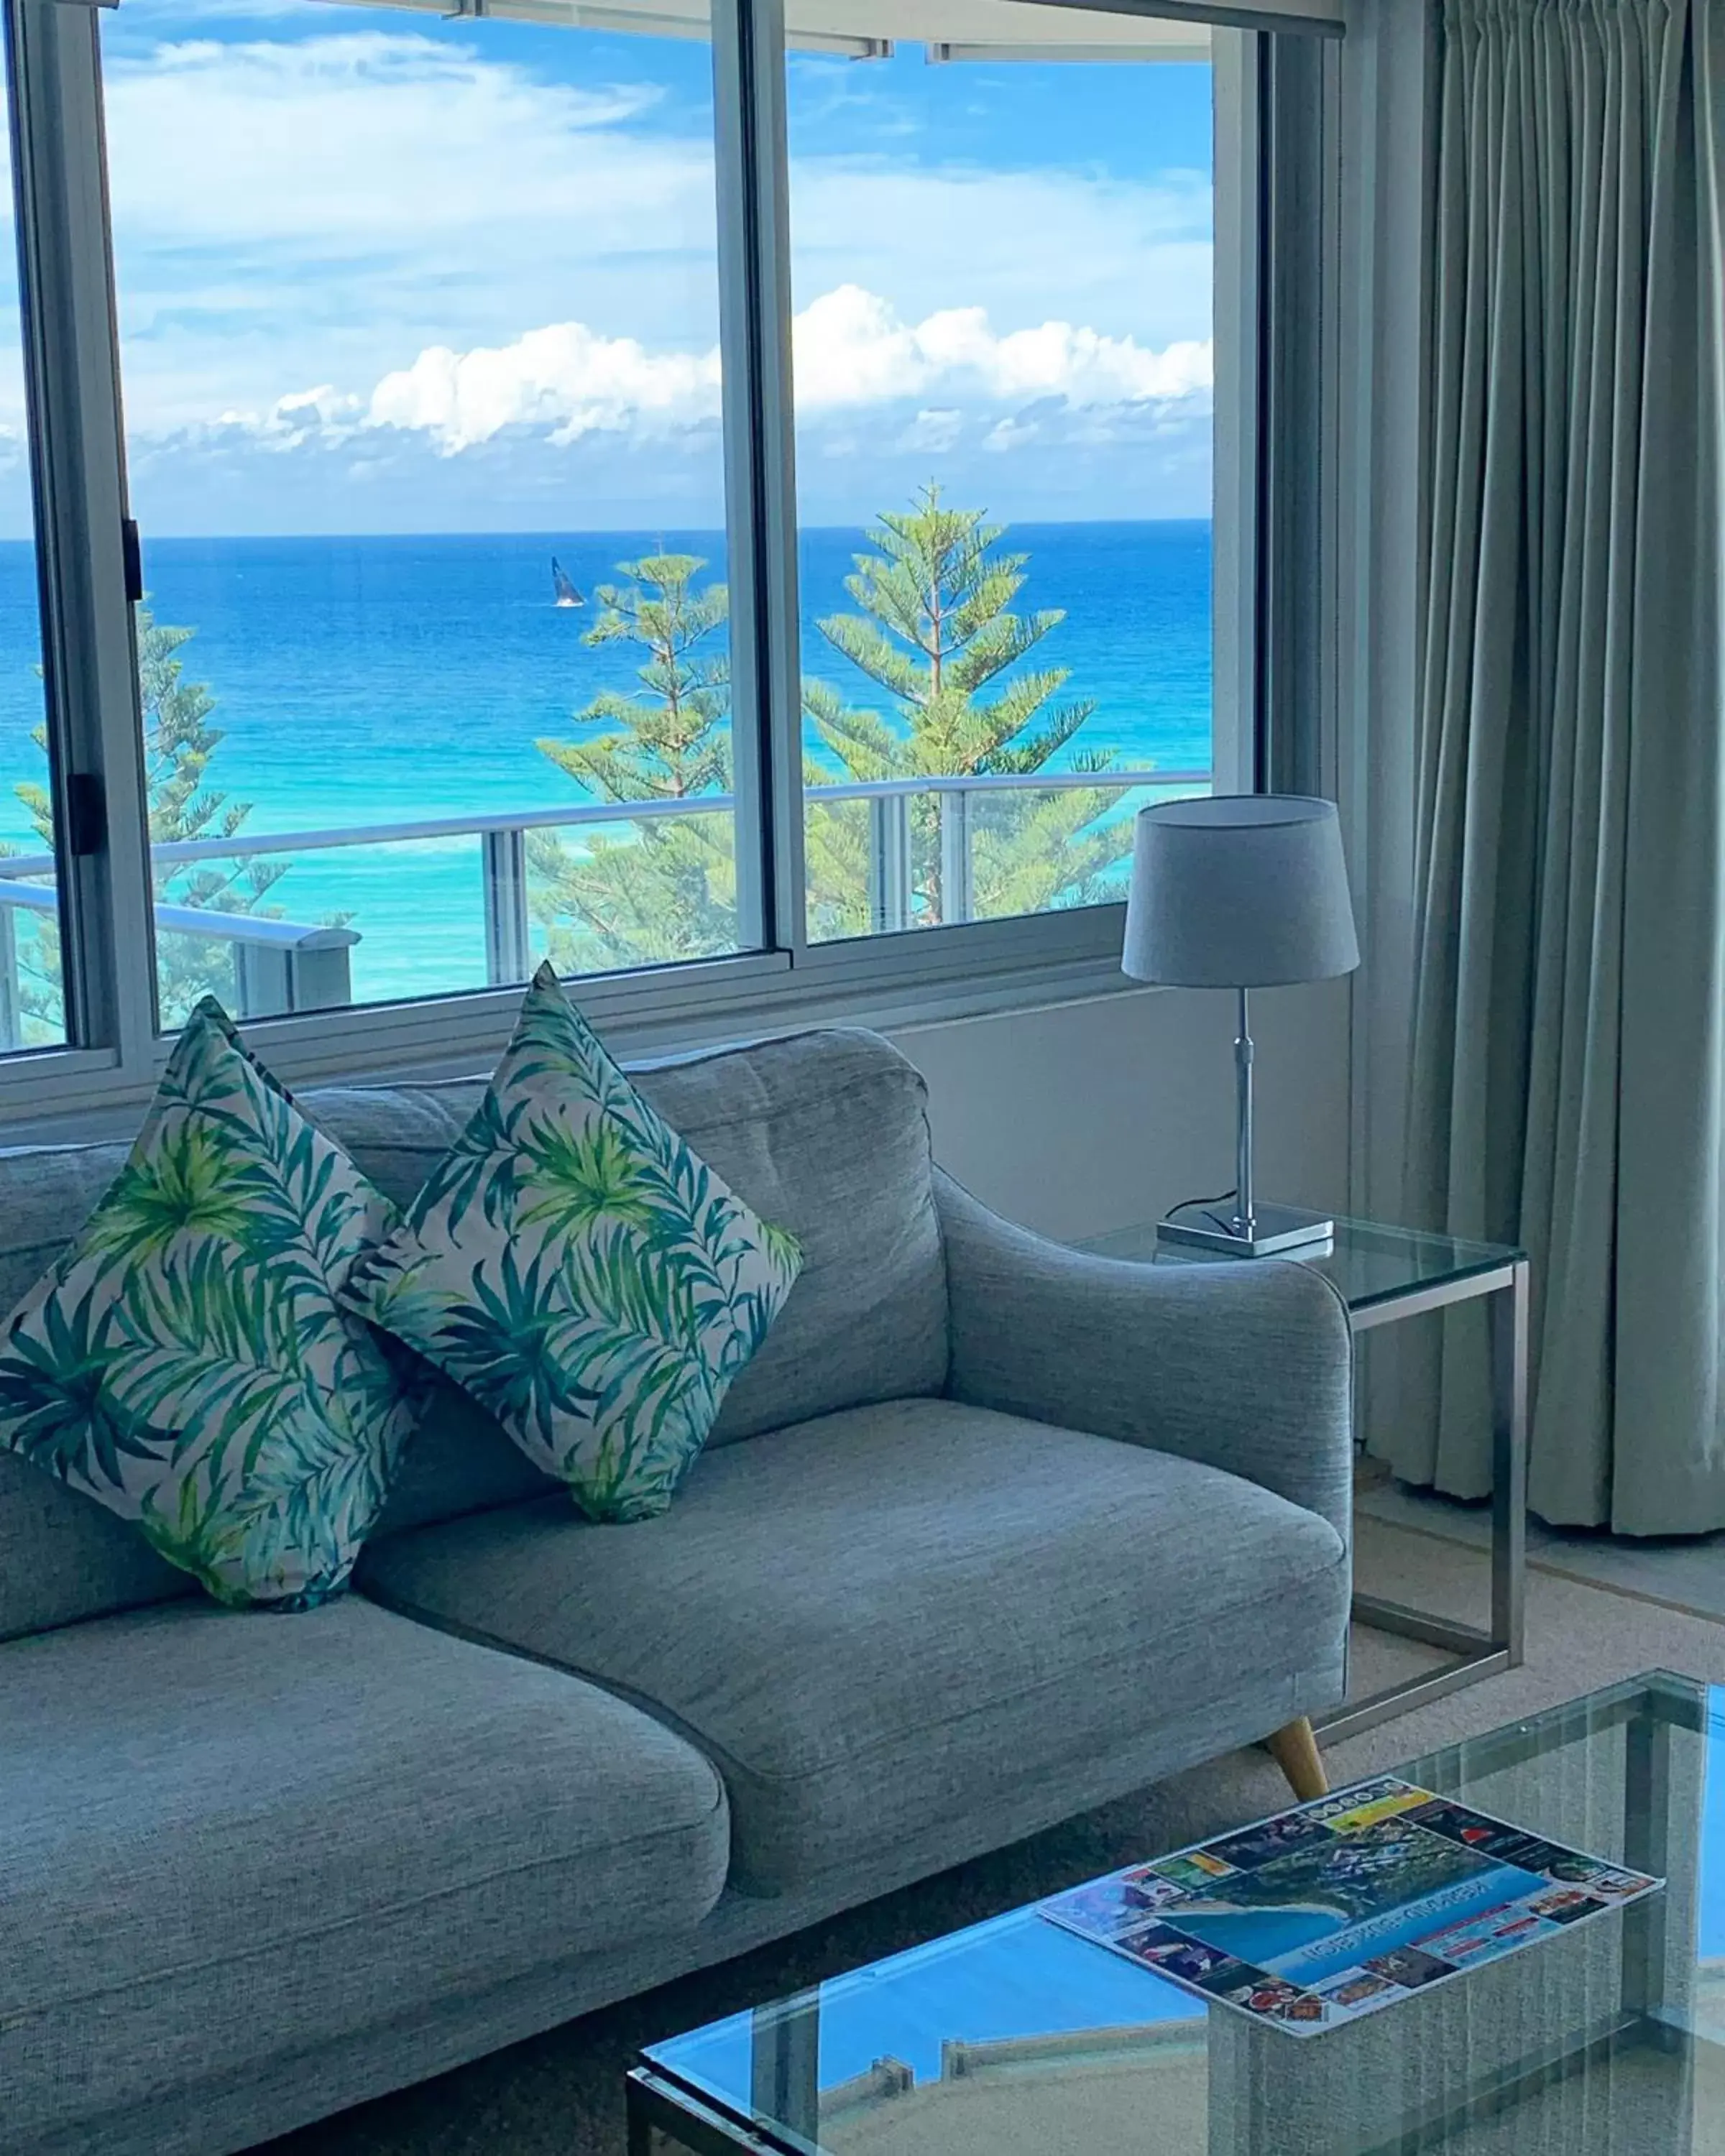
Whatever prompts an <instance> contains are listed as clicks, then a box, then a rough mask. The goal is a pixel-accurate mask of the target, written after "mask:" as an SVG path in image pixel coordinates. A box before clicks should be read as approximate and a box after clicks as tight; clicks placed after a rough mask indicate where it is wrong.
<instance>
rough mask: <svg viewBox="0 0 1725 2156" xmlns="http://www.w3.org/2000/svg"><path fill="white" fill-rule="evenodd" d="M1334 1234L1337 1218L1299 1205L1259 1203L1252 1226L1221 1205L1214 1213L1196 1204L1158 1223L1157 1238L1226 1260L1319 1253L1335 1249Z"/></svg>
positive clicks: (1313, 1254) (1254, 1210)
mask: <svg viewBox="0 0 1725 2156" xmlns="http://www.w3.org/2000/svg"><path fill="white" fill-rule="evenodd" d="M1335 1233H1336V1224H1335V1222H1334V1221H1333V1220H1331V1219H1326V1218H1325V1217H1324V1215H1323V1214H1322V1213H1307V1212H1305V1211H1303V1210H1302V1209H1301V1208H1300V1207H1299V1206H1297V1205H1257V1206H1255V1207H1254V1208H1253V1212H1252V1219H1251V1223H1250V1226H1248V1225H1247V1224H1246V1223H1245V1221H1243V1220H1240V1219H1236V1218H1235V1217H1233V1216H1232V1215H1231V1214H1227V1213H1224V1212H1223V1211H1222V1210H1221V1209H1220V1208H1219V1207H1218V1208H1217V1209H1216V1210H1215V1211H1214V1212H1211V1211H1209V1209H1206V1208H1202V1207H1198V1206H1194V1208H1193V1209H1192V1210H1191V1212H1190V1213H1189V1214H1184V1215H1183V1216H1182V1217H1180V1218H1178V1219H1176V1218H1174V1217H1173V1215H1172V1214H1171V1215H1170V1216H1169V1217H1168V1219H1165V1220H1158V1222H1157V1224H1156V1240H1157V1241H1158V1242H1159V1243H1168V1244H1172V1245H1174V1246H1175V1247H1177V1248H1183V1249H1186V1250H1208V1251H1209V1253H1210V1254H1211V1255H1212V1256H1214V1257H1224V1258H1280V1257H1286V1256H1287V1255H1289V1254H1290V1253H1291V1252H1298V1253H1299V1254H1300V1255H1302V1256H1310V1257H1316V1256H1317V1255H1320V1254H1321V1253H1322V1252H1323V1251H1325V1250H1328V1249H1329V1248H1330V1247H1331V1245H1332V1242H1333V1240H1334V1239H1335Z"/></svg>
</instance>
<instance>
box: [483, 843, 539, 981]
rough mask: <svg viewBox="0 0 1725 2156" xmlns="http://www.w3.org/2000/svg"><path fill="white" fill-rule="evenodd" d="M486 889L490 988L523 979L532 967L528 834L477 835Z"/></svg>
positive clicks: (486, 942)
mask: <svg viewBox="0 0 1725 2156" xmlns="http://www.w3.org/2000/svg"><path fill="white" fill-rule="evenodd" d="M480 860H481V863H482V865H483V869H484V875H485V978H486V980H487V981H488V982H489V983H490V984H491V986H492V987H493V988H506V987H509V986H511V984H512V983H515V982H516V981H525V980H526V978H527V975H528V973H530V972H531V970H532V957H533V954H532V948H531V931H530V927H529V923H528V919H527V834H526V832H525V831H522V830H518V829H508V830H502V831H486V832H484V833H482V834H480Z"/></svg>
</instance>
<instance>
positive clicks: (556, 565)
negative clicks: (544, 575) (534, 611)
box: [551, 554, 587, 607]
mask: <svg viewBox="0 0 1725 2156" xmlns="http://www.w3.org/2000/svg"><path fill="white" fill-rule="evenodd" d="M551 581H552V585H553V586H554V587H555V588H556V591H557V604H558V605H559V606H562V607H578V606H585V605H586V604H587V601H586V600H585V599H584V598H582V596H581V594H580V593H579V592H578V591H577V590H576V588H575V587H574V585H573V584H572V583H571V582H570V580H569V577H568V573H567V571H566V570H565V569H564V567H563V565H562V562H560V561H558V559H557V556H556V555H555V554H553V555H552V557H551Z"/></svg>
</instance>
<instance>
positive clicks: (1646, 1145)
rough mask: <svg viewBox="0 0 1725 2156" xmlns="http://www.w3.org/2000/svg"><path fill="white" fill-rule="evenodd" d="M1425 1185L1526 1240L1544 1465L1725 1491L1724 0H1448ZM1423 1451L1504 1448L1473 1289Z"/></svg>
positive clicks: (1417, 1022) (1576, 1483) (1664, 1505)
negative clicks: (1494, 1425) (1496, 1432)
mask: <svg viewBox="0 0 1725 2156" xmlns="http://www.w3.org/2000/svg"><path fill="white" fill-rule="evenodd" d="M1443 38H1444V51H1443V59H1442V110H1441V116H1440V126H1439V170H1438V186H1439V198H1438V203H1437V210H1436V243H1437V260H1436V290H1435V304H1434V311H1433V328H1432V346H1433V354H1432V357H1433V369H1434V376H1433V386H1434V402H1433V415H1434V416H1433V429H1432V435H1431V441H1430V449H1431V486H1430V527H1429V531H1428V532H1427V535H1426V536H1427V541H1428V544H1429V547H1430V583H1429V601H1428V612H1427V619H1426V625H1425V654H1424V681H1423V690H1422V695H1421V703H1420V711H1419V713H1418V715H1417V716H1418V730H1419V742H1418V755H1419V762H1418V772H1419V781H1418V783H1419V797H1418V824H1419V834H1418V846H1417V886H1416V894H1415V898H1416V909H1417V922H1418V927H1417V946H1416V947H1417V967H1418V972H1417V978H1416V983H1415V993H1414V1043H1413V1052H1414V1076H1413V1086H1412V1093H1411V1097H1410V1111H1411V1120H1410V1127H1409V1128H1410V1137H1409V1160H1408V1188H1407V1193H1406V1203H1407V1206H1408V1209H1409V1218H1410V1219H1416V1220H1419V1221H1420V1222H1422V1223H1423V1224H1430V1225H1439V1226H1447V1227H1448V1228H1449V1229H1450V1230H1451V1232H1453V1233H1457V1234H1464V1235H1485V1236H1486V1237H1489V1238H1491V1239H1494V1240H1514V1241H1519V1242H1522V1243H1524V1244H1525V1245H1527V1250H1528V1251H1529V1254H1530V1255H1531V1257H1532V1262H1533V1281H1534V1330H1533V1348H1534V1361H1535V1390H1534V1407H1533V1419H1532V1455H1531V1461H1530V1477H1529V1491H1530V1496H1531V1501H1532V1505H1533V1507H1534V1509H1535V1511H1536V1512H1539V1513H1540V1514H1542V1515H1543V1517H1545V1518H1547V1519H1548V1520H1551V1521H1553V1522H1564V1523H1573V1524H1584V1525H1606V1526H1609V1527H1613V1528H1615V1529H1616V1530H1617V1531H1618V1532H1623V1533H1628V1534H1667V1533H1684V1532H1695V1531H1699V1530H1702V1529H1712V1528H1717V1527H1722V1526H1725V1429H1722V1414H1725V1352H1722V1327H1725V1308H1722V1296H1725V1252H1722V1243H1721V1239H1722V1233H1725V1203H1722V1193H1721V1188H1720V1178H1721V1175H1722V1173H1725V1158H1722V1145H1721V1139H1722V1125H1725V1098H1722V1088H1725V1063H1722V1051H1725V1008H1722V1000H1721V999H1722V994H1725V911H1722V907H1725V861H1722V855H1721V849H1722V845H1725V673H1722V648H1721V634H1722V631H1721V615H1722V608H1725V0H1444V6H1443ZM1410 1363H1412V1364H1413V1365H1414V1367H1412V1368H1410V1369H1409V1378H1410V1382H1409V1384H1408V1385H1407V1387H1406V1389H1405V1392H1404V1402H1403V1411H1402V1413H1401V1414H1400V1415H1399V1417H1398V1418H1397V1419H1396V1423H1395V1427H1394V1430H1392V1431H1390V1432H1389V1433H1388V1434H1387V1435H1386V1436H1385V1437H1384V1439H1383V1440H1381V1441H1380V1449H1382V1450H1384V1451H1385V1452H1386V1453H1387V1454H1388V1455H1389V1459H1390V1460H1391V1462H1392V1464H1393V1465H1394V1467H1395V1469H1396V1471H1397V1472H1398V1473H1399V1474H1400V1475H1402V1476H1405V1477H1407V1478H1408V1479H1409V1480H1410V1481H1415V1482H1420V1483H1430V1484H1435V1486H1437V1487H1438V1488H1439V1489H1440V1490H1444V1491H1450V1492H1452V1493H1454V1494H1455V1495H1457V1496H1479V1495H1481V1494H1482V1493H1483V1492H1484V1491H1485V1490H1486V1488H1487V1487H1488V1486H1489V1483H1490V1476H1491V1468H1490V1455H1489V1449H1488V1445H1489V1440H1488V1424H1487V1417H1488V1409H1487V1402H1486V1378H1485V1369H1484V1358H1483V1354H1482V1353H1481V1342H1480V1339H1479V1337H1478V1335H1477V1332H1474V1331H1471V1330H1470V1327H1469V1325H1468V1323H1467V1322H1462V1323H1459V1324H1458V1323H1455V1322H1453V1321H1452V1322H1451V1323H1450V1326H1449V1327H1448V1331H1447V1334H1446V1337H1445V1342H1444V1343H1443V1345H1442V1346H1441V1347H1439V1346H1438V1345H1436V1344H1435V1342H1428V1343H1427V1344H1426V1346H1425V1348H1424V1349H1422V1350H1420V1351H1417V1352H1416V1353H1415V1355H1414V1357H1412V1358H1410Z"/></svg>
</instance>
